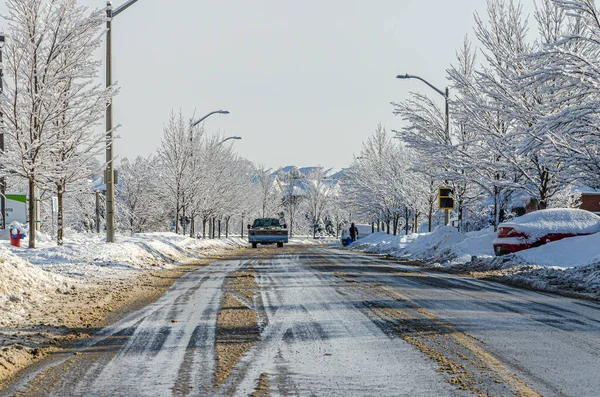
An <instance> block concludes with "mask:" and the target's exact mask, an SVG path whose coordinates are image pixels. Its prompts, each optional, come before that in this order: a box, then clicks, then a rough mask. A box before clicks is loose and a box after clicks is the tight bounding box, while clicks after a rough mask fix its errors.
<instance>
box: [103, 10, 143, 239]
mask: <svg viewBox="0 0 600 397" xmlns="http://www.w3.org/2000/svg"><path fill="white" fill-rule="evenodd" d="M136 1H137V0H129V1H128V2H126V3H125V4H123V5H122V6H120V7H117V8H115V9H114V10H113V8H112V1H110V0H109V1H107V2H106V88H110V86H112V19H113V18H114V17H116V16H117V15H119V14H120V13H121V12H123V11H125V9H127V8H128V7H130V6H131V5H132V4H133V3H135V2H136ZM104 183H105V184H106V242H108V243H114V241H115V166H114V157H113V116H112V100H111V101H110V102H109V103H108V106H107V107H106V171H105V173H104Z"/></svg>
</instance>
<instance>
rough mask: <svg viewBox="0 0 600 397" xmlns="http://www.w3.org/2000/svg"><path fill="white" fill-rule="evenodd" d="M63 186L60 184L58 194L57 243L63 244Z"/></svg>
mask: <svg viewBox="0 0 600 397" xmlns="http://www.w3.org/2000/svg"><path fill="white" fill-rule="evenodd" d="M63 191H64V188H63V186H58V189H57V192H56V196H57V198H58V209H57V213H56V244H58V245H63V224H64V221H63Z"/></svg>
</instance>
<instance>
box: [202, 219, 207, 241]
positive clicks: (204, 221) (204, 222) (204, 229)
mask: <svg viewBox="0 0 600 397" xmlns="http://www.w3.org/2000/svg"><path fill="white" fill-rule="evenodd" d="M202 238H203V239H205V238H206V218H202Z"/></svg>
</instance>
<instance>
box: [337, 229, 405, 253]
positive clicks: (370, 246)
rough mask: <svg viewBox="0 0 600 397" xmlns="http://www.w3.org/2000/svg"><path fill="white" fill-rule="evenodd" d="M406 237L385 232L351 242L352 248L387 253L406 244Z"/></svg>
mask: <svg viewBox="0 0 600 397" xmlns="http://www.w3.org/2000/svg"><path fill="white" fill-rule="evenodd" d="M405 243H406V241H405V238H404V240H403V238H402V237H401V236H393V235H391V234H387V233H384V232H377V233H372V234H369V235H368V236H366V237H363V238H360V239H358V240H356V241H355V242H353V243H352V244H350V245H349V246H348V247H349V248H350V249H355V250H362V251H365V252H370V253H374V254H387V253H393V252H395V251H397V250H398V249H399V248H400V246H401V244H405Z"/></svg>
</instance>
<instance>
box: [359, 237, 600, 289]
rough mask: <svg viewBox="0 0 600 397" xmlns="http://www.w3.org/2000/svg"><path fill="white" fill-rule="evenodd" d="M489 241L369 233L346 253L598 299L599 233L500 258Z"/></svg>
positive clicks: (485, 239) (473, 238)
mask: <svg viewBox="0 0 600 397" xmlns="http://www.w3.org/2000/svg"><path fill="white" fill-rule="evenodd" d="M495 238H496V233H495V232H494V231H493V230H492V229H491V228H489V229H484V230H481V231H477V232H471V233H465V234H463V233H459V232H458V231H457V230H456V229H455V228H453V227H450V226H446V227H441V228H439V229H437V230H435V231H434V232H431V233H415V234H411V235H408V236H404V235H399V236H392V235H389V234H386V233H383V232H380V233H374V234H371V235H369V236H366V237H364V238H362V239H360V240H358V241H356V242H354V243H353V244H351V245H350V246H348V248H349V249H353V250H360V251H365V252H369V253H374V254H386V255H390V256H391V257H395V258H403V259H414V260H417V261H421V262H422V263H423V264H425V265H427V266H432V267H440V268H443V269H445V270H448V271H456V272H462V273H471V274H474V275H477V276H479V277H493V278H496V279H503V280H506V281H510V282H515V283H519V284H522V285H526V286H529V287H533V288H538V289H544V290H551V291H561V292H571V293H578V294H582V295H586V296H589V297H593V298H596V299H600V233H596V234H591V235H588V236H579V237H572V238H567V239H563V240H560V241H556V242H552V243H549V244H546V245H542V246H540V247H536V248H531V249H528V250H524V251H520V252H517V253H515V254H510V255H505V256H501V257H496V256H494V251H493V245H492V242H493V240H494V239H495Z"/></svg>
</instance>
